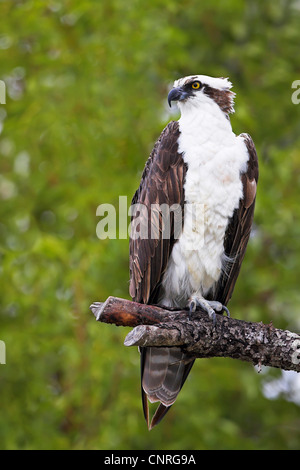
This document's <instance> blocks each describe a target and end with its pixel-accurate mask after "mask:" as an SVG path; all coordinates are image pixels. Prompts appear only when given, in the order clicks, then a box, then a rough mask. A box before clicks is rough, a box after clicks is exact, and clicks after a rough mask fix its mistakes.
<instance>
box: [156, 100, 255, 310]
mask: <svg viewBox="0 0 300 470" xmlns="http://www.w3.org/2000/svg"><path fill="white" fill-rule="evenodd" d="M179 129H180V137H179V140H178V143H179V152H182V153H183V158H184V161H185V162H186V163H187V165H188V170H187V172H186V180H185V185H184V189H185V200H186V203H187V204H186V205H185V212H184V229H183V233H182V234H181V236H180V238H179V239H178V242H177V243H176V244H175V245H174V247H173V250H172V253H171V256H170V259H169V263H168V267H167V270H166V273H165V275H164V278H163V282H162V286H163V292H164V294H163V299H162V300H161V302H162V303H164V304H165V305H170V306H174V305H175V306H185V305H186V302H187V300H188V298H189V297H190V296H191V295H192V294H193V293H195V292H197V291H198V292H201V294H202V295H204V296H205V294H206V293H207V292H208V291H209V290H210V289H211V288H212V287H213V285H214V284H215V283H216V282H217V281H218V279H219V277H220V274H221V270H222V261H223V260H224V235H225V232H226V228H227V225H228V221H229V219H230V218H231V216H232V215H233V212H234V210H235V209H236V208H238V206H239V201H240V199H241V197H242V182H241V179H240V174H241V172H243V171H245V170H246V166H247V161H248V157H249V156H248V152H247V149H246V146H245V144H244V140H243V139H242V138H240V137H237V136H236V135H235V134H234V133H233V132H232V129H231V125H230V122H229V120H227V119H226V117H225V115H224V113H223V112H222V111H221V110H220V109H219V107H218V106H217V105H215V106H213V105H211V104H210V103H209V104H208V105H207V109H206V110H203V113H199V112H197V113H196V112H195V113H192V112H190V113H188V118H187V117H186V116H185V115H183V116H182V117H181V119H180V120H179Z"/></svg>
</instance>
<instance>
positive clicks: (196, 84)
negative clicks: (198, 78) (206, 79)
mask: <svg viewBox="0 0 300 470" xmlns="http://www.w3.org/2000/svg"><path fill="white" fill-rule="evenodd" d="M200 87H201V83H200V82H194V83H192V88H194V90H199V88H200Z"/></svg>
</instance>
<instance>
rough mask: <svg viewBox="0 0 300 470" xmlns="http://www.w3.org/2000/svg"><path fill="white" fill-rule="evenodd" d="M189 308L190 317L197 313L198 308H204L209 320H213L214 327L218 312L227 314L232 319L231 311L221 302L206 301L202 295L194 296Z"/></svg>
mask: <svg viewBox="0 0 300 470" xmlns="http://www.w3.org/2000/svg"><path fill="white" fill-rule="evenodd" d="M188 307H189V311H190V317H191V314H192V313H193V312H195V311H196V309H197V307H200V308H202V309H203V310H204V311H205V312H207V313H208V316H209V318H211V319H212V321H213V325H215V324H216V312H218V313H222V312H225V313H226V315H227V317H230V313H229V310H228V308H227V307H226V306H225V305H223V304H221V302H218V301H217V300H206V299H205V298H204V297H203V296H202V295H201V294H194V295H192V296H191V298H190V300H189V303H188Z"/></svg>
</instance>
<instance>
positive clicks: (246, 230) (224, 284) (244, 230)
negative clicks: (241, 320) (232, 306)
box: [214, 134, 258, 305]
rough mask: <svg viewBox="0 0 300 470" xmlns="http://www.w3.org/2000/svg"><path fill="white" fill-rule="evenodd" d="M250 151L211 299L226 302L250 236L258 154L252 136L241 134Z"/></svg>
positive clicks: (230, 294)
mask: <svg viewBox="0 0 300 470" xmlns="http://www.w3.org/2000/svg"><path fill="white" fill-rule="evenodd" d="M241 137H243V138H244V142H245V145H246V147H247V150H248V153H249V160H248V166H247V170H246V172H245V173H243V174H242V175H241V179H242V183H243V199H241V201H240V205H239V207H238V209H236V211H235V212H234V214H233V216H232V218H231V219H230V221H229V223H228V227H227V230H226V234H225V240H224V249H225V254H226V256H227V257H228V262H227V263H226V266H225V269H224V272H223V273H222V275H221V277H220V279H219V281H218V284H217V287H216V290H215V294H214V299H215V300H218V301H219V302H221V303H222V304H223V305H227V303H228V302H229V300H230V298H231V296H232V293H233V289H234V286H235V283H236V280H237V278H238V275H239V272H240V269H241V264H242V261H243V258H244V256H245V252H246V248H247V244H248V240H249V237H250V232H251V227H252V221H253V214H254V206H255V198H256V186H257V181H258V158H257V153H256V150H255V146H254V143H253V140H252V138H251V137H250V135H249V134H241Z"/></svg>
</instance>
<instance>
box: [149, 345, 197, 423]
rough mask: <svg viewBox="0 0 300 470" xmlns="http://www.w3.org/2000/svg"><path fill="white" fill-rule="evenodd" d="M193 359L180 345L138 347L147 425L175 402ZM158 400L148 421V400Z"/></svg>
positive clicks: (163, 413)
mask: <svg viewBox="0 0 300 470" xmlns="http://www.w3.org/2000/svg"><path fill="white" fill-rule="evenodd" d="M193 363H194V359H193V358H191V357H190V356H189V355H188V354H185V353H184V352H182V350H181V349H180V348H176V347H174V348H156V347H152V348H141V381H142V384H141V385H142V401H143V409H144V415H145V418H146V421H147V425H148V428H149V429H152V428H153V427H154V426H155V425H156V424H158V423H159V422H160V421H161V420H162V418H163V417H164V416H165V414H166V413H167V411H168V410H169V409H170V407H171V406H172V404H173V403H174V402H175V400H176V398H177V395H178V393H179V392H180V390H181V388H182V386H183V384H184V382H185V380H186V378H187V376H188V374H189V372H190V370H191V367H192V365H193ZM147 399H148V400H149V401H150V403H155V402H160V404H159V406H158V407H157V409H156V412H155V413H154V415H153V418H152V421H151V423H150V425H149V410H148V402H147Z"/></svg>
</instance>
